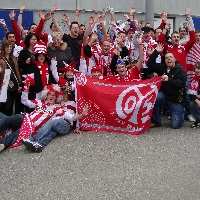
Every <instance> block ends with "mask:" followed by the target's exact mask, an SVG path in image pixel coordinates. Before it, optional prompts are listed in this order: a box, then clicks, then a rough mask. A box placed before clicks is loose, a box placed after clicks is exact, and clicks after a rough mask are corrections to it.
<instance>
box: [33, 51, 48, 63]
mask: <svg viewBox="0 0 200 200" xmlns="http://www.w3.org/2000/svg"><path fill="white" fill-rule="evenodd" d="M40 54H43V53H36V54H35V60H37V59H38V56H39V55H40ZM44 56H45V61H49V60H48V57H47V54H44Z"/></svg>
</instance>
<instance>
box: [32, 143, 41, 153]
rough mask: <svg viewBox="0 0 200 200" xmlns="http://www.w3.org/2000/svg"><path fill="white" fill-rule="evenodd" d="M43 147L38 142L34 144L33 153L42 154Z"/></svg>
mask: <svg viewBox="0 0 200 200" xmlns="http://www.w3.org/2000/svg"><path fill="white" fill-rule="evenodd" d="M42 149H43V148H42V145H40V144H39V143H37V142H34V143H33V146H32V151H34V152H36V153H40V152H42Z"/></svg>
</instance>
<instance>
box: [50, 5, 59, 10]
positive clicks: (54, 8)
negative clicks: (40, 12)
mask: <svg viewBox="0 0 200 200" xmlns="http://www.w3.org/2000/svg"><path fill="white" fill-rule="evenodd" d="M57 9H58V4H54V5H53V6H52V7H51V12H55V11H56V10H57Z"/></svg>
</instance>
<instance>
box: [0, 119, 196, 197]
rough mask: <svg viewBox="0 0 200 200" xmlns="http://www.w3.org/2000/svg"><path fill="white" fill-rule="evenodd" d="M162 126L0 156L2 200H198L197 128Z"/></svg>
mask: <svg viewBox="0 0 200 200" xmlns="http://www.w3.org/2000/svg"><path fill="white" fill-rule="evenodd" d="M162 117H163V118H164V120H163V126H162V127H158V128H152V129H150V130H148V131H145V132H144V133H142V134H141V135H138V136H133V135H128V134H120V133H108V132H89V131H88V132H85V133H84V134H82V135H78V134H74V133H72V132H71V133H70V134H69V135H66V136H64V137H57V138H55V139H54V140H52V142H51V143H50V144H49V145H48V146H47V147H46V148H45V149H44V150H43V152H42V153H30V152H29V151H27V150H26V149H25V147H24V146H20V147H17V148H14V149H8V150H5V151H3V152H2V153H1V154H0V160H1V162H0V185H1V186H0V188H1V189H0V199H1V200H11V199H14V200H22V199H25V200H26V199H29V200H35V199H42V200H46V199H47V200H51V199H52V200H57V199H58V200H68V199H69V200H76V199H80V200H90V199H91V200H92V199H98V200H103V199H109V200H117V199H125V200H129V199H130V200H135V199H136V200H138V199H141V200H146V199H147V200H149V199H150V200H151V199H152V200H155V199H159V200H161V199H162V200H165V199H166V200H171V199H175V200H178V199H181V200H193V199H194V200H198V199H200V189H199V188H200V129H192V128H190V127H189V126H190V124H191V123H190V122H187V121H185V123H184V125H183V127H182V128H181V129H176V130H175V129H172V128H170V121H169V120H167V117H165V116H162Z"/></svg>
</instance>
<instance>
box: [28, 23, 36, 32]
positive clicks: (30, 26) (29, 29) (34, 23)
mask: <svg viewBox="0 0 200 200" xmlns="http://www.w3.org/2000/svg"><path fill="white" fill-rule="evenodd" d="M33 25H35V26H37V24H35V23H32V24H30V26H29V28H28V30H29V31H30V29H31V26H33Z"/></svg>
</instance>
